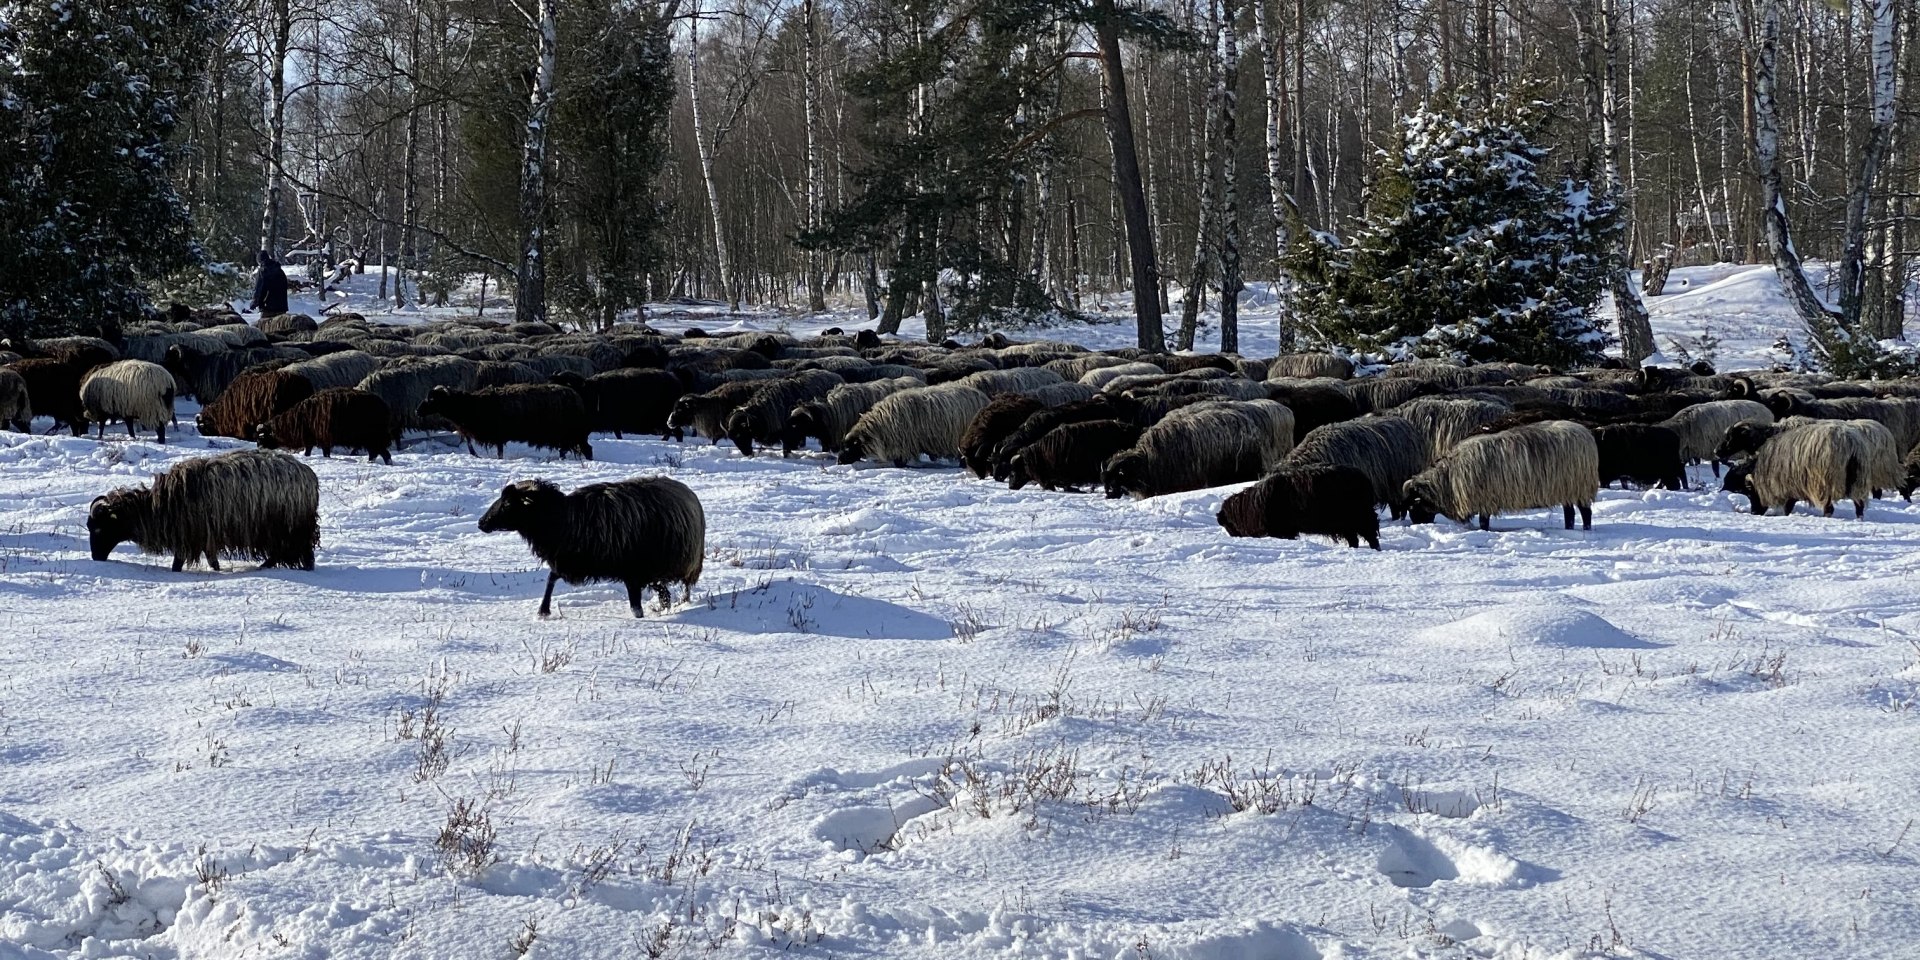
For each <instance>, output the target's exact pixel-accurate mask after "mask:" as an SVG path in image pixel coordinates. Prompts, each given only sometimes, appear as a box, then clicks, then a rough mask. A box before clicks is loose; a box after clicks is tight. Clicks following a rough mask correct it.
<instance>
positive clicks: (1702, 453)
mask: <svg viewBox="0 0 1920 960" xmlns="http://www.w3.org/2000/svg"><path fill="white" fill-rule="evenodd" d="M1749 420H1751V421H1753V422H1755V423H1762V424H1765V423H1772V422H1773V420H1774V417H1773V411H1771V410H1768V409H1767V408H1766V406H1765V405H1764V404H1760V403H1756V402H1754V401H1752V400H1715V401H1712V402H1710V403H1696V404H1694V405H1693V406H1690V407H1687V408H1685V409H1682V410H1680V411H1679V412H1677V413H1675V414H1674V415H1673V416H1671V417H1668V418H1667V419H1665V420H1662V421H1661V422H1660V425H1661V426H1663V427H1666V428H1667V429H1669V430H1672V431H1673V432H1674V434H1675V435H1677V436H1678V437H1679V438H1680V456H1681V457H1682V458H1684V459H1686V460H1688V461H1697V460H1713V459H1715V458H1714V451H1715V450H1716V449H1718V448H1719V446H1720V441H1722V440H1725V439H1726V438H1727V431H1728V430H1730V429H1732V428H1733V426H1734V424H1737V423H1743V422H1746V421H1749Z"/></svg>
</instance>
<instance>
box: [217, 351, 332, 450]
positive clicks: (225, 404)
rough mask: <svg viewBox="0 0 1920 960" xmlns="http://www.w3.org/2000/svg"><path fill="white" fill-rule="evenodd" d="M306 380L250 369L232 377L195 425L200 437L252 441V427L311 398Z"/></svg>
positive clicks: (285, 369)
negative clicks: (198, 429)
mask: <svg viewBox="0 0 1920 960" xmlns="http://www.w3.org/2000/svg"><path fill="white" fill-rule="evenodd" d="M313 392H314V391H313V384H312V383H311V382H309V381H308V380H307V378H306V377H303V376H300V375H299V374H296V373H289V372H287V368H286V367H281V368H280V369H278V370H249V371H247V372H246V373H243V374H241V375H240V376H239V377H237V378H235V379H234V381H233V382H232V383H231V384H228V385H227V389H225V390H223V391H221V392H220V398H219V399H218V400H215V401H214V402H212V403H209V404H207V405H206V407H205V408H203V409H202V410H201V411H200V415H199V416H197V417H195V418H194V421H193V422H194V423H195V425H197V426H198V427H199V428H200V434H201V435H202V436H213V437H234V438H237V439H240V440H252V439H253V438H254V437H253V428H254V427H257V426H259V425H260V424H263V423H266V422H267V421H268V420H271V419H273V418H274V417H277V416H279V415H280V414H282V413H285V412H286V411H288V410H291V409H293V405H294V404H297V403H299V402H300V401H302V400H305V399H307V398H308V397H311V396H313Z"/></svg>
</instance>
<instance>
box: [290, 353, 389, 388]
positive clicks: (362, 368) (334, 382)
mask: <svg viewBox="0 0 1920 960" xmlns="http://www.w3.org/2000/svg"><path fill="white" fill-rule="evenodd" d="M285 369H286V371H287V372H288V373H291V374H295V375H297V376H301V377H305V378H307V382H308V383H310V384H312V385H313V389H314V390H315V391H316V392H317V391H320V390H331V389H333V388H335V387H354V386H359V384H360V381H362V380H365V379H366V378H368V377H370V376H372V375H373V372H374V371H375V370H378V369H380V358H379V357H376V356H374V355H373V354H371V353H368V352H366V351H365V350H341V351H339V352H337V353H329V354H327V355H326V356H324V357H315V358H313V359H312V360H302V361H300V362H298V363H293V364H289V365H288V366H287V367H286V368H285Z"/></svg>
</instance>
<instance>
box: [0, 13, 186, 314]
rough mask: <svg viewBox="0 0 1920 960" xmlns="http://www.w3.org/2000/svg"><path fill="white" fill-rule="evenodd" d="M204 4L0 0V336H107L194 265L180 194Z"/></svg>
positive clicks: (139, 311)
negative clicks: (157, 283) (179, 168)
mask: <svg viewBox="0 0 1920 960" xmlns="http://www.w3.org/2000/svg"><path fill="white" fill-rule="evenodd" d="M214 13H215V12H214V11H213V10H212V9H211V8H210V7H209V6H208V5H207V3H206V2H205V0H139V2H132V3H129V2H124V0H56V2H51V3H49V2H44V0H41V2H0V182H3V183H5V184H6V187H5V189H4V190H0V237H5V238H6V242H4V243H0V332H4V333H5V334H7V335H11V336H19V335H33V336H45V335H50V334H59V333H71V332H88V333H96V334H103V335H108V336H112V335H115V334H117V332H118V330H119V329H120V326H121V325H122V324H124V323H127V322H129V321H132V320H134V319H137V318H138V317H139V316H140V315H141V312H142V310H143V309H144V308H146V306H147V302H146V294H145V293H144V291H143V289H142V281H143V280H148V279H153V278H157V277H161V276H164V275H166V274H167V273H170V272H172V271H174V270H176V269H179V268H181V267H184V266H187V265H189V264H191V263H194V262H196V261H197V260H198V259H199V258H200V251H199V248H198V246H197V245H196V244H195V243H194V240H193V231H192V220H191V217H190V216H189V215H188V212H187V209H186V205H185V204H184V203H182V202H181V200H180V198H179V196H178V195H177V194H176V193H175V190H174V184H173V180H172V173H173V168H174V166H175V164H176V163H177V162H178V161H179V160H180V157H181V148H180V147H179V145H178V144H177V143H176V142H175V141H174V139H173V134H174V128H175V126H176V124H177V122H178V120H179V119H180V118H181V117H182V116H183V113H184V111H183V108H182V99H183V97H185V96H186V95H188V94H189V93H190V92H191V91H192V89H193V88H194V86H195V84H196V83H197V82H198V75H199V71H200V69H201V65H202V64H204V63H205V62H206V59H207V56H208V53H209V51H210V50H211V47H212V40H213V38H212V33H211V24H212V22H213V17H214Z"/></svg>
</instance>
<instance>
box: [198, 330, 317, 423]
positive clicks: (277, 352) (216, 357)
mask: <svg viewBox="0 0 1920 960" xmlns="http://www.w3.org/2000/svg"><path fill="white" fill-rule="evenodd" d="M247 329H249V330H252V329H253V328H252V327H248V328H247ZM194 336H198V335H197V334H195V335H194ZM215 342H216V343H217V342H218V341H215ZM310 359H312V358H311V357H309V356H307V354H306V353H304V352H302V351H300V350H299V349H297V348H294V347H241V348H237V349H230V348H228V347H227V346H226V345H224V344H221V345H220V346H218V347H215V348H213V349H211V350H201V349H200V348H199V347H198V346H194V345H189V344H183V343H175V344H173V345H172V346H169V347H168V348H167V351H166V354H165V357H164V359H163V360H162V361H161V363H162V365H163V366H165V367H166V368H167V369H168V370H170V371H172V372H173V376H174V379H175V380H176V381H177V382H178V383H179V390H180V395H181V396H190V397H192V398H194V399H195V400H198V401H199V402H200V405H201V406H206V405H207V404H209V403H212V402H214V401H215V400H218V399H220V393H221V391H224V390H225V389H227V385H228V384H230V383H232V382H233V381H234V380H235V379H237V378H238V377H239V376H240V374H242V373H244V372H246V370H247V369H248V368H249V367H252V366H254V365H255V364H261V363H269V362H272V361H276V360H278V361H286V362H289V363H291V362H298V361H303V360H310Z"/></svg>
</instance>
